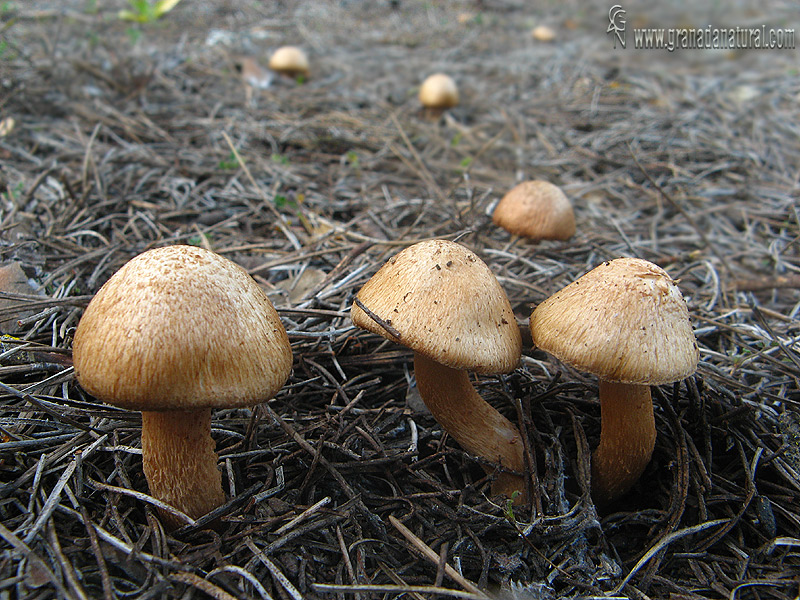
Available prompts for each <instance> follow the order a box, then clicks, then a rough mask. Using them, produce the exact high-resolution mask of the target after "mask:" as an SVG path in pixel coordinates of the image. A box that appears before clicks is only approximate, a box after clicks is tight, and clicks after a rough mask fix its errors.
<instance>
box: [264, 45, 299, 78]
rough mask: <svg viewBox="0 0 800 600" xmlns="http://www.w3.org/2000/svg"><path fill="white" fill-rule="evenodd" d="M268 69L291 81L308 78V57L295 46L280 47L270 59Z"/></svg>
mask: <svg viewBox="0 0 800 600" xmlns="http://www.w3.org/2000/svg"><path fill="white" fill-rule="evenodd" d="M269 68H270V69H272V70H273V71H275V72H277V73H281V74H282V75H286V76H288V77H291V78H293V79H294V78H296V77H299V76H300V75H302V76H303V77H308V57H307V56H306V53H305V52H303V50H302V49H300V48H298V47H297V46H281V47H280V48H278V49H277V50H275V52H274V53H273V54H272V56H271V57H270V59H269Z"/></svg>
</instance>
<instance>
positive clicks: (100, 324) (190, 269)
mask: <svg viewBox="0 0 800 600" xmlns="http://www.w3.org/2000/svg"><path fill="white" fill-rule="evenodd" d="M73 360H74V365H75V373H76V376H77V379H78V382H79V383H80V385H81V386H82V387H83V388H84V389H85V390H86V391H87V392H88V393H90V394H92V395H93V396H94V397H96V398H98V399H99V400H102V401H103V402H106V403H108V404H112V405H114V406H119V407H121V408H125V409H128V410H140V411H142V460H143V467H144V473H145V476H146V477H147V482H148V485H149V487H150V493H151V495H152V496H153V497H155V498H157V499H159V500H161V501H163V502H166V503H167V504H170V505H171V506H173V507H174V508H176V509H178V510H180V511H181V512H183V513H185V514H187V515H188V516H190V517H191V518H193V519H197V518H199V517H201V516H202V515H204V514H206V513H208V512H209V511H211V510H213V509H215V508H217V507H219V506H220V505H222V504H223V503H224V501H225V495H224V492H223V490H222V482H221V474H220V471H219V469H218V468H217V454H216V452H215V449H214V447H215V443H214V440H213V439H212V438H211V409H212V408H223V407H224V408H242V407H248V406H252V405H255V404H258V403H260V402H264V401H266V400H268V399H270V398H272V397H273V396H274V395H275V394H276V393H277V392H278V390H279V389H280V388H281V387H282V386H283V384H284V383H285V382H286V379H287V378H288V376H289V372H290V370H291V366H292V352H291V347H290V345H289V339H288V336H287V335H286V330H285V329H284V327H283V325H282V323H281V321H280V318H279V317H278V313H277V312H276V311H275V309H274V307H273V306H272V303H271V302H270V301H269V299H268V298H267V296H266V294H265V293H264V291H263V290H262V289H261V288H260V287H259V286H258V284H257V283H256V282H255V281H254V280H253V278H252V277H250V275H249V274H248V273H247V272H246V271H245V270H244V269H243V268H241V267H240V266H238V265H236V264H235V263H233V262H231V261H230V260H228V259H226V258H223V257H221V256H220V255H218V254H215V253H214V252H211V251H209V250H204V249H202V248H197V247H194V246H182V245H177V246H168V247H164V248H157V249H153V250H149V251H147V252H144V253H142V254H140V255H138V256H136V257H134V258H133V259H132V260H130V261H129V262H128V263H126V264H125V265H124V266H123V267H122V268H121V269H120V270H119V271H117V272H116V273H115V274H114V275H112V277H111V278H110V279H109V280H108V281H107V282H106V283H105V284H104V285H103V286H102V287H101V288H100V290H99V291H98V292H97V294H96V295H95V296H94V298H92V300H91V302H90V303H89V305H88V306H87V308H86V311H85V312H84V314H83V316H82V317H81V320H80V322H79V323H78V327H77V330H76V331H75V339H74V343H73ZM162 519H163V521H164V523H165V525H166V526H167V527H169V528H174V527H177V526H179V525H182V524H184V523H183V521H182V520H181V519H179V518H178V517H176V516H175V515H174V514H173V513H169V512H166V511H162Z"/></svg>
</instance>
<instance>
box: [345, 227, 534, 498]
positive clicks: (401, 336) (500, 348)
mask: <svg viewBox="0 0 800 600" xmlns="http://www.w3.org/2000/svg"><path fill="white" fill-rule="evenodd" d="M350 314H351V317H352V319H353V323H355V325H357V326H358V327H361V328H362V329H366V330H368V331H371V332H373V333H377V334H378V335H381V336H383V337H385V338H386V339H388V340H391V341H393V342H397V343H400V344H403V345H404V346H407V347H408V348H411V349H412V350H413V351H414V371H415V375H416V379H417V387H418V389H419V392H420V395H421V396H422V399H423V401H424V402H425V405H426V406H427V407H428V408H429V409H430V411H431V414H432V415H433V417H434V418H435V419H436V420H437V421H438V422H439V423H440V424H441V426H442V427H443V428H444V429H445V431H447V432H448V433H449V434H450V435H452V436H453V438H455V439H456V441H457V442H458V443H459V444H461V446H462V447H463V448H464V449H465V450H467V452H470V453H471V454H474V455H477V456H480V457H482V458H484V459H485V460H487V461H490V462H492V463H497V464H500V465H501V466H502V467H504V468H506V469H510V470H512V471H515V472H516V473H509V472H501V473H500V474H499V475H498V476H497V478H496V479H495V481H494V484H493V487H492V492H493V493H495V494H505V495H506V496H508V497H512V495H513V493H514V492H519V495H518V496H517V501H518V502H523V501H525V498H526V488H525V479H524V478H523V477H522V476H520V475H519V473H522V472H524V470H525V461H524V456H523V443H522V438H521V436H520V433H519V430H518V429H517V427H516V426H515V425H514V424H513V423H511V421H509V420H508V419H507V418H505V417H504V416H503V415H501V414H500V413H499V412H498V411H497V410H496V409H495V408H493V407H492V406H491V405H489V404H488V403H487V402H486V401H485V400H483V399H482V398H481V397H480V395H479V394H478V393H477V391H476V390H475V388H474V387H473V386H472V383H471V382H470V379H469V375H468V374H467V370H472V371H476V372H478V373H486V374H488V373H507V372H509V371H512V370H513V369H514V368H515V367H516V366H517V365H518V364H519V361H520V354H521V339H520V334H519V329H518V328H517V323H516V320H515V318H514V313H513V311H512V310H511V305H510V304H509V302H508V298H507V297H506V294H505V292H504V291H503V289H502V287H500V284H499V283H498V281H497V279H496V278H495V276H494V275H493V274H492V272H491V271H490V270H489V268H488V267H487V266H486V264H485V263H484V262H483V261H481V260H480V258H478V257H477V256H476V255H475V254H473V253H472V252H470V251H469V250H467V248H465V247H464V246H462V245H460V244H456V243H454V242H450V241H446V240H432V241H427V242H421V243H418V244H414V245H413V246H409V247H408V248H406V249H405V250H403V251H402V252H400V253H399V254H397V255H396V256H394V257H393V258H391V259H389V261H388V262H387V263H386V264H385V265H383V267H381V269H380V270H379V271H378V272H377V273H376V274H375V275H374V276H373V277H372V279H370V280H369V281H368V282H367V283H366V284H365V285H364V287H362V288H361V290H360V291H359V292H358V295H357V297H356V301H355V303H354V305H353V307H352V310H351V313H350ZM492 470H493V469H491V468H487V471H489V472H491V471H492Z"/></svg>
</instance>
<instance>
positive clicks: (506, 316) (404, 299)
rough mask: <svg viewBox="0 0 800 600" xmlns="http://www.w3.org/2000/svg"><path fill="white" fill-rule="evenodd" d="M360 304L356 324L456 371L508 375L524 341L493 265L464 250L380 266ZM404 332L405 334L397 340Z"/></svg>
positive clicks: (419, 253) (446, 248) (436, 245)
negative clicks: (488, 264) (490, 267)
mask: <svg viewBox="0 0 800 600" xmlns="http://www.w3.org/2000/svg"><path fill="white" fill-rule="evenodd" d="M357 298H358V300H359V301H360V302H361V303H362V304H363V306H364V307H366V308H367V310H369V311H370V312H371V313H372V314H373V315H375V316H377V317H378V318H379V319H380V320H382V321H383V323H384V324H385V325H387V326H388V327H384V326H382V325H381V324H380V323H379V322H377V321H376V320H375V319H373V318H372V317H371V316H370V315H368V314H367V313H366V312H365V311H364V310H362V309H361V307H359V306H358V304H357V303H356V304H354V305H353V308H352V310H351V317H352V319H353V323H355V324H356V325H357V326H358V327H361V328H362V329H366V330H368V331H371V332H373V333H377V334H379V335H382V336H383V337H385V338H386V339H389V340H392V341H393V342H397V343H400V344H403V345H404V346H407V347H408V348H411V349H412V350H414V351H415V352H419V353H421V354H424V355H425V356H427V357H428V358H430V359H431V360H434V361H436V362H439V363H441V364H444V365H446V366H448V367H452V368H454V369H469V370H473V371H477V372H479V373H487V374H488V373H506V372H508V371H512V370H513V369H514V368H516V366H517V365H518V363H519V360H520V353H521V348H522V340H521V336H520V333H519V328H518V327H517V322H516V319H515V318H514V312H513V311H512V309H511V305H510V304H509V302H508V298H507V296H506V294H505V292H504V291H503V288H502V287H501V286H500V283H499V282H498V281H497V279H496V278H495V276H494V275H493V274H492V272H491V271H490V270H489V267H487V266H486V264H485V263H484V262H483V261H482V260H481V259H480V258H478V257H477V256H476V255H475V254H474V253H472V252H470V251H469V250H468V249H467V248H465V247H464V246H462V245H460V244H457V243H455V242H450V241H446V240H432V241H427V242H420V243H418V244H414V245H413V246H409V247H408V248H406V249H405V250H403V251H402V252H400V253H399V254H397V255H396V256H394V257H393V258H391V259H389V261H388V262H387V263H386V264H385V265H383V267H381V268H380V270H379V271H378V272H377V273H376V274H375V275H374V276H373V277H372V279H370V280H369V281H368V282H367V283H366V284H365V285H364V287H362V288H361V291H359V292H358V296H357ZM398 334H399V335H398Z"/></svg>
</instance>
